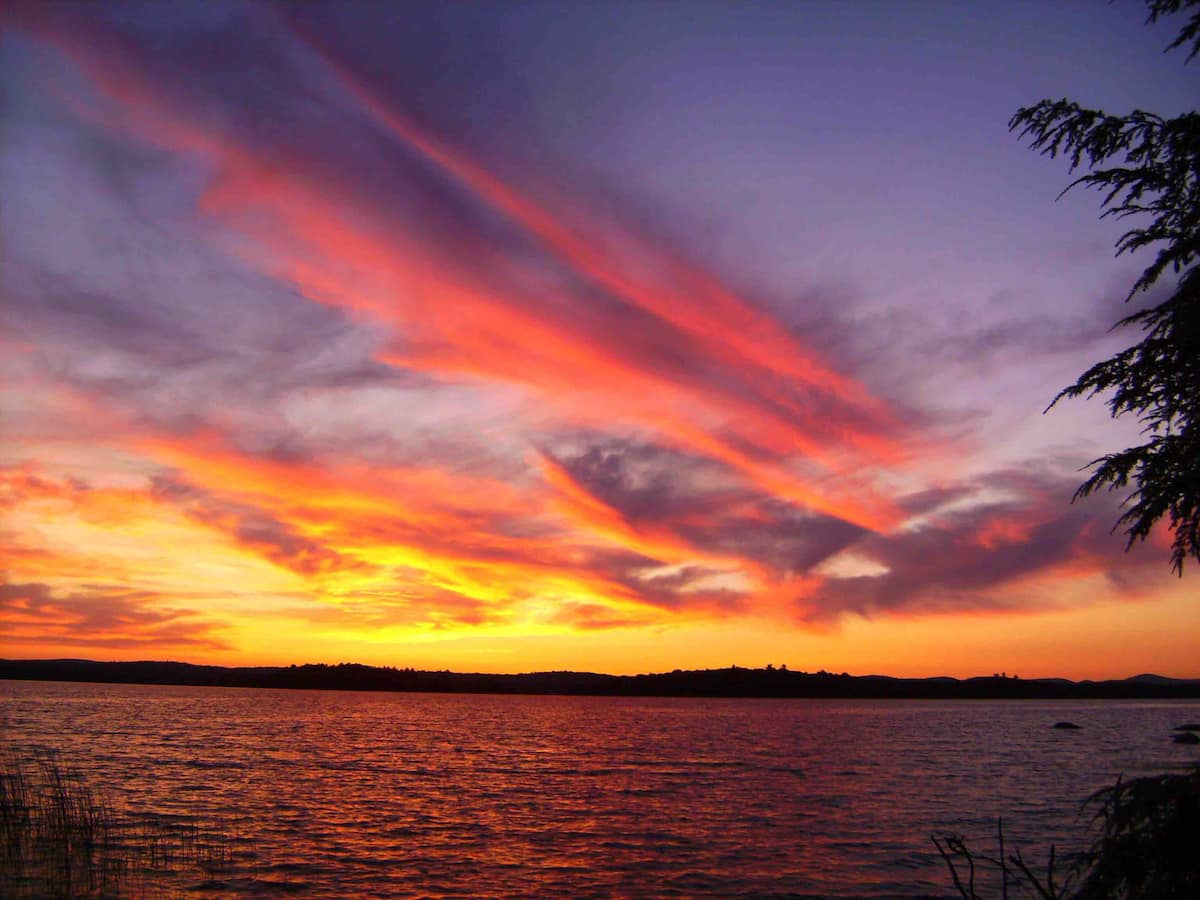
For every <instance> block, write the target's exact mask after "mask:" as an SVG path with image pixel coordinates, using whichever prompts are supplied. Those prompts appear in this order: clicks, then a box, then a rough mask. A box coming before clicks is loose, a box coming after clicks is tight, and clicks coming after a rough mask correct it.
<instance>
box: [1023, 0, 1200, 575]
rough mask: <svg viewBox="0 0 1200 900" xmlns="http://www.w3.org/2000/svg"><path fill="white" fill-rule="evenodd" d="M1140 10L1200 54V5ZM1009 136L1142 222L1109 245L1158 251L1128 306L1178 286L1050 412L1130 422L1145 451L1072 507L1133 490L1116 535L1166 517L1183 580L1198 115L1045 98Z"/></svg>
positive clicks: (1109, 460) (1197, 387)
mask: <svg viewBox="0 0 1200 900" xmlns="http://www.w3.org/2000/svg"><path fill="white" fill-rule="evenodd" d="M1147 7H1148V9H1149V12H1150V15H1149V18H1148V20H1147V21H1148V23H1154V22H1157V21H1158V20H1159V19H1160V18H1163V17H1165V16H1169V15H1174V14H1177V13H1184V14H1185V15H1187V16H1188V17H1189V18H1188V21H1187V23H1186V24H1185V25H1184V26H1183V28H1182V29H1181V31H1180V33H1179V35H1178V36H1177V37H1176V38H1175V40H1174V41H1173V42H1172V43H1171V44H1170V45H1169V46H1168V47H1167V48H1166V49H1167V50H1174V49H1176V48H1183V49H1184V50H1186V51H1187V57H1186V59H1185V64H1186V63H1188V62H1191V60H1192V59H1193V58H1194V57H1196V56H1197V54H1198V53H1200V0H1148V2H1147ZM1009 130H1010V131H1017V132H1018V133H1019V137H1021V138H1028V139H1029V142H1030V146H1031V149H1033V150H1037V151H1040V152H1041V153H1042V154H1044V155H1046V156H1050V157H1057V156H1060V155H1061V156H1063V157H1065V158H1066V159H1067V160H1068V161H1069V163H1070V171H1072V172H1074V171H1076V170H1086V174H1084V175H1081V176H1080V177H1078V178H1076V179H1075V180H1074V181H1072V182H1071V183H1070V184H1069V185H1067V187H1066V189H1064V191H1063V193H1064V194H1065V193H1066V192H1067V191H1069V190H1071V189H1072V188H1074V187H1080V186H1081V187H1084V188H1095V189H1097V190H1099V191H1101V192H1103V193H1104V198H1103V203H1102V206H1103V208H1104V212H1103V214H1102V218H1103V217H1112V218H1116V219H1125V218H1129V217H1134V221H1136V222H1137V223H1138V224H1139V225H1143V227H1136V228H1130V229H1129V230H1128V231H1126V232H1125V233H1124V234H1123V235H1121V237H1120V239H1119V240H1118V241H1117V244H1116V249H1117V255H1118V256H1119V255H1121V254H1123V253H1129V252H1132V251H1135V250H1140V249H1142V248H1147V249H1149V250H1152V251H1153V252H1154V257H1153V259H1152V261H1151V263H1150V265H1149V266H1147V267H1146V269H1145V270H1144V271H1143V272H1142V274H1141V276H1140V277H1139V278H1138V279H1137V280H1136V281H1135V282H1134V284H1133V287H1132V288H1131V289H1130V291H1129V294H1128V296H1127V297H1126V301H1127V302H1128V301H1129V300H1131V299H1132V298H1133V297H1134V296H1135V295H1137V294H1139V293H1142V292H1145V291H1147V290H1149V289H1150V288H1151V287H1152V286H1154V285H1155V284H1157V283H1158V282H1159V281H1160V279H1163V278H1164V276H1166V281H1168V282H1170V281H1174V289H1173V291H1172V293H1171V294H1170V296H1169V297H1168V298H1167V299H1166V300H1163V301H1162V302H1161V303H1158V304H1157V305H1155V306H1152V307H1150V308H1147V309H1143V310H1141V311H1139V312H1136V313H1133V314H1132V315H1129V316H1126V317H1125V318H1123V319H1121V320H1120V321H1119V322H1117V323H1116V325H1114V326H1113V328H1114V329H1117V328H1131V327H1136V328H1138V329H1140V330H1141V331H1142V332H1143V336H1142V339H1141V340H1140V341H1139V342H1138V343H1136V344H1134V345H1133V346H1132V347H1129V348H1127V349H1125V350H1122V351H1121V352H1120V353H1118V354H1116V355H1115V356H1113V357H1111V358H1110V359H1106V360H1104V361H1103V362H1100V363H1097V364H1096V365H1094V366H1092V367H1091V368H1090V369H1088V370H1087V371H1086V372H1084V373H1083V374H1082V375H1080V376H1079V379H1078V380H1077V381H1076V382H1075V383H1074V384H1072V385H1071V386H1069V387H1067V388H1064V389H1063V390H1062V391H1060V392H1059V394H1058V395H1057V396H1056V397H1055V398H1054V400H1053V401H1052V402H1051V403H1050V407H1047V410H1049V409H1050V408H1051V407H1053V406H1054V405H1055V404H1057V403H1058V402H1059V401H1060V400H1062V399H1063V398H1071V397H1079V396H1086V397H1091V396H1094V395H1095V394H1100V393H1105V394H1108V399H1107V404H1108V407H1109V410H1110V412H1111V413H1112V415H1113V417H1114V418H1115V417H1119V416H1124V415H1133V416H1135V417H1136V418H1137V420H1138V421H1139V423H1140V424H1141V425H1142V435H1143V436H1144V438H1145V443H1142V444H1139V445H1138V446H1135V447H1129V448H1128V449H1125V450H1121V451H1118V452H1115V453H1109V454H1107V455H1105V456H1102V457H1100V458H1099V459H1096V460H1094V461H1093V462H1092V463H1091V464H1090V466H1089V468H1090V469H1091V470H1092V472H1091V476H1090V477H1089V478H1088V479H1087V480H1086V481H1085V482H1084V483H1083V484H1082V485H1080V487H1079V489H1078V490H1077V491H1076V492H1075V499H1076V500H1078V499H1080V498H1082V497H1086V496H1087V495H1089V494H1091V493H1093V492H1095V491H1099V490H1101V489H1107V490H1123V489H1125V488H1127V487H1130V486H1132V491H1131V492H1130V493H1129V495H1128V497H1127V498H1126V500H1125V510H1124V512H1123V513H1122V515H1121V516H1120V518H1118V519H1117V522H1116V524H1115V525H1114V526H1113V530H1114V531H1115V530H1117V529H1118V528H1123V529H1124V532H1125V534H1126V536H1127V537H1128V542H1127V543H1126V549H1129V548H1130V547H1132V546H1133V545H1134V543H1135V542H1137V541H1139V540H1145V538H1146V537H1147V536H1148V535H1149V534H1150V532H1151V530H1152V529H1153V528H1154V526H1155V524H1156V523H1157V522H1159V520H1160V519H1162V518H1163V517H1164V516H1165V517H1167V520H1168V521H1169V522H1170V529H1171V532H1172V544H1171V568H1172V569H1173V570H1174V571H1175V572H1176V574H1178V575H1180V576H1182V575H1183V563H1184V560H1185V559H1187V557H1189V556H1191V557H1193V558H1194V559H1196V560H1197V561H1200V265H1197V258H1198V257H1200V113H1198V112H1196V111H1192V112H1189V113H1184V114H1183V115H1180V116H1176V117H1175V118H1170V119H1167V118H1163V117H1162V116H1158V115H1155V114H1154V113H1149V112H1144V111H1142V110H1134V111H1133V112H1131V113H1129V114H1128V115H1124V116H1114V115H1108V114H1106V113H1104V112H1102V111H1100V110H1096V109H1086V108H1084V107H1081V106H1080V105H1079V104H1077V103H1074V102H1072V101H1070V100H1065V99H1064V100H1043V101H1041V102H1040V103H1038V104H1036V105H1034V106H1028V107H1023V108H1021V109H1019V110H1017V112H1016V114H1015V115H1014V116H1013V117H1012V119H1011V120H1010V121H1009ZM1060 196H1061V194H1060ZM1147 220H1148V221H1147ZM1110 392H1111V393H1110Z"/></svg>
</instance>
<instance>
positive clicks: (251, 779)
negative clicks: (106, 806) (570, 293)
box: [0, 681, 1200, 898]
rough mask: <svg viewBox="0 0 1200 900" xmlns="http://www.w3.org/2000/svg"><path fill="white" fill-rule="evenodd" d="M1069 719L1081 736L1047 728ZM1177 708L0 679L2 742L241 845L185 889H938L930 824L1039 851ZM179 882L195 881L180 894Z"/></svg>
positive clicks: (138, 808) (945, 891)
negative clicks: (221, 871)
mask: <svg viewBox="0 0 1200 900" xmlns="http://www.w3.org/2000/svg"><path fill="white" fill-rule="evenodd" d="M1064 719H1067V720H1070V721H1073V722H1076V723H1078V724H1079V725H1081V726H1082V728H1081V729H1080V730H1078V731H1058V730H1054V729H1052V728H1051V726H1052V725H1053V724H1054V723H1055V722H1056V721H1059V720H1064ZM1197 719H1200V703H1197V702H1147V701H1141V702H1117V701H1094V702H1075V701H1054V702H1041V701H1037V702H1035V701H1000V702H990V701H989V702H984V701H980V702H973V701H844V700H839V701H826V700H724V699H722V700H706V699H690V698H689V699H629V698H608V697H527V696H520V697H518V696H490V695H489V696H477V695H461V694H458V695H448V694H374V693H339V692H325V691H273V690H237V689H220V688H190V687H148V686H127V685H89V684H63V683H46V682H12V681H9V682H4V681H0V730H2V732H3V738H2V740H3V743H4V744H6V745H8V746H12V747H16V748H19V749H20V750H21V751H23V752H33V751H44V750H53V751H55V752H57V753H58V755H59V758H60V760H61V761H62V762H63V763H65V764H67V765H70V766H72V767H73V768H75V769H77V770H80V771H82V772H83V773H84V774H85V775H86V776H87V778H88V780H89V783H90V784H91V785H92V786H94V787H96V788H99V789H101V790H103V791H104V792H105V793H106V794H108V795H109V797H110V798H112V799H113V800H114V801H115V803H116V805H117V806H118V807H121V808H124V809H127V810H130V811H132V812H153V813H155V814H157V815H161V816H165V817H168V818H169V819H171V820H173V821H182V822H198V823H201V824H202V825H205V826H209V825H216V826H218V827H220V828H227V829H235V828H236V829H237V830H238V831H239V832H240V833H243V834H249V835H251V836H252V837H253V854H252V857H253V858H252V859H250V860H247V861H246V862H245V863H244V865H243V869H244V871H238V872H234V873H229V877H227V878H225V880H224V881H220V882H216V883H213V882H209V883H208V884H207V885H204V886H203V888H202V890H199V891H197V892H194V893H193V894H192V896H197V895H200V896H203V895H204V894H205V893H208V894H214V895H221V896H226V895H237V894H239V893H240V894H245V895H255V896H262V895H273V894H276V893H283V892H285V891H286V892H288V893H289V894H294V895H297V896H304V897H331V898H332V897H347V896H378V897H383V896H387V897H392V896H394V897H439V898H440V897H480V896H488V897H490V896H495V897H609V896H633V897H656V896H680V897H691V896H747V897H762V896H769V897H797V896H822V897H824V896H830V897H833V896H854V897H871V896H874V897H899V896H907V897H915V896H944V897H948V896H953V895H954V894H953V891H952V890H951V889H950V883H949V881H948V878H947V876H946V874H945V870H944V867H943V864H942V862H941V860H940V858H939V857H938V855H937V851H936V849H935V848H934V846H933V844H932V843H931V841H930V839H929V835H930V833H931V832H935V831H938V830H942V829H949V830H956V831H960V832H963V833H965V834H966V835H968V836H970V837H973V838H974V839H975V840H976V841H977V844H978V846H979V847H980V849H984V850H986V851H988V852H993V851H994V845H993V843H992V839H993V836H994V834H995V828H996V818H997V817H998V816H1002V817H1003V819H1004V829H1005V836H1006V840H1007V841H1008V842H1009V844H1010V846H1011V845H1012V844H1020V845H1021V846H1022V847H1023V848H1024V850H1025V852H1026V855H1027V856H1033V857H1036V858H1037V859H1044V854H1045V852H1046V849H1047V847H1048V845H1049V844H1050V843H1051V842H1055V843H1057V844H1058V845H1059V847H1060V848H1062V847H1064V846H1077V845H1078V844H1079V842H1080V840H1081V839H1082V837H1083V836H1084V835H1085V832H1086V820H1085V819H1080V818H1079V817H1078V812H1079V804H1080V801H1081V800H1082V799H1083V797H1084V796H1085V795H1087V794H1088V793H1090V792H1091V791H1093V790H1096V789H1099V788H1102V787H1105V786H1108V785H1110V784H1112V783H1113V782H1114V781H1115V780H1116V778H1117V776H1119V775H1125V776H1126V777H1132V776H1135V775H1141V774H1152V773H1158V772H1163V771H1169V770H1178V769H1181V768H1183V767H1186V766H1187V765H1189V764H1191V763H1194V762H1195V761H1197V757H1198V754H1197V751H1196V749H1195V748H1193V747H1184V746H1180V745H1175V744H1173V743H1171V740H1170V731H1171V729H1172V728H1173V727H1174V726H1176V725H1179V724H1181V723H1183V722H1185V721H1196V720H1197ZM193 887H194V886H193Z"/></svg>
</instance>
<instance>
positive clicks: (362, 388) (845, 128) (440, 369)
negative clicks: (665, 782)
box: [0, 0, 1200, 678]
mask: <svg viewBox="0 0 1200 900" xmlns="http://www.w3.org/2000/svg"><path fill="white" fill-rule="evenodd" d="M0 16H3V17H4V19H3V24H2V31H0V115H2V117H3V124H2V131H0V238H2V242H3V243H2V254H3V256H2V266H3V268H2V269H0V279H2V280H0V289H2V291H3V295H2V298H0V299H2V307H0V317H2V318H0V367H2V369H3V387H2V391H0V548H2V549H0V553H2V554H3V560H4V563H3V568H4V584H3V586H0V655H3V656H7V657H12V658H32V657H38V658H44V657H85V658H92V659H182V660H188V661H192V662H214V663H220V664H227V665H247V664H280V663H293V662H295V663H301V662H340V661H355V662H364V663H371V664H386V665H397V666H414V667H418V668H436V669H442V668H449V669H454V670H459V671H466V670H469V671H507V672H516V671H530V670H543V669H576V670H591V671H604V672H614V673H629V672H639V671H657V670H663V669H671V668H676V667H680V668H700V667H716V666H727V665H730V664H738V665H745V666H761V665H764V664H766V663H774V664H776V665H778V664H779V663H786V664H787V665H788V666H789V667H791V668H795V669H805V670H816V669H820V668H825V669H830V670H833V671H839V672H840V671H843V670H845V671H849V672H852V673H856V674H866V673H868V672H882V673H888V674H896V675H936V674H949V675H960V676H961V675H974V674H991V673H992V672H994V671H1002V670H1003V671H1007V672H1009V673H1010V674H1011V673H1014V672H1015V673H1019V674H1021V675H1022V676H1038V675H1063V676H1068V677H1075V678H1080V677H1123V676H1127V675H1132V674H1135V673H1138V672H1144V671H1154V672H1159V673H1161V674H1164V675H1175V676H1190V677H1196V676H1200V669H1197V660H1200V602H1197V595H1198V594H1200V581H1197V580H1196V579H1197V575H1196V573H1195V572H1194V571H1193V570H1192V569H1191V568H1185V572H1184V577H1183V578H1182V579H1179V578H1176V577H1175V576H1174V575H1173V574H1172V573H1171V572H1170V570H1169V567H1168V561H1167V544H1168V535H1167V534H1166V533H1165V532H1160V533H1158V534H1156V535H1155V536H1154V537H1153V538H1152V540H1151V541H1150V542H1148V543H1147V544H1146V545H1144V546H1140V547H1138V548H1135V550H1134V551H1133V552H1130V553H1128V554H1125V553H1123V552H1122V549H1123V545H1124V541H1123V538H1122V537H1121V536H1120V535H1113V534H1110V526H1111V524H1112V522H1113V520H1114V519H1115V516H1116V515H1117V509H1118V506H1117V504H1118V502H1119V498H1118V497H1115V496H1114V497H1099V498H1094V499H1091V500H1088V501H1085V502H1081V503H1077V504H1075V505H1072V504H1071V503H1070V499H1071V494H1072V492H1073V490H1074V488H1075V487H1076V486H1077V484H1078V483H1079V481H1080V480H1081V477H1082V476H1081V474H1080V472H1079V469H1080V467H1081V466H1083V465H1085V464H1086V463H1087V462H1088V461H1089V460H1091V459H1093V458H1095V457H1096V456H1098V455H1099V454H1101V453H1103V452H1105V451H1107V450H1112V449H1115V448H1117V447H1118V446H1126V445H1127V444H1128V443H1131V442H1132V441H1133V440H1135V439H1136V437H1137V430H1136V423H1125V422H1117V423H1114V422H1112V421H1110V420H1109V419H1108V417H1107V411H1106V409H1105V407H1104V406H1103V403H1102V402H1101V401H1100V400H1093V401H1091V402H1084V401H1073V402H1070V403H1068V404H1065V405H1062V406H1060V407H1056V408H1055V409H1054V410H1052V411H1051V412H1049V413H1048V414H1045V415H1043V409H1044V408H1045V407H1046V405H1047V404H1048V403H1049V401H1050V400H1051V399H1052V398H1053V397H1054V395H1055V393H1056V392H1057V390H1058V389H1059V388H1061V387H1063V386H1065V385H1066V384H1068V383H1070V382H1071V381H1072V380H1073V379H1074V377H1075V376H1076V375H1077V374H1078V373H1079V372H1080V371H1082V369H1084V368H1085V367H1086V366H1087V365H1089V364H1090V363H1091V362H1094V361H1096V360H1098V359H1100V358H1102V357H1103V356H1106V355H1108V354H1109V353H1111V352H1113V351H1114V350H1115V349H1117V348H1118V347H1120V346H1123V345H1125V344H1127V343H1129V342H1130V336H1129V335H1125V334H1117V335H1112V334H1108V333H1107V330H1108V327H1109V326H1110V325H1111V324H1112V323H1113V322H1114V321H1115V320H1116V319H1117V318H1119V317H1120V316H1121V315H1122V314H1123V312H1124V311H1125V308H1124V307H1123V305H1122V302H1123V300H1124V297H1125V293H1126V291H1127V290H1128V287H1129V285H1130V284H1131V283H1132V281H1133V279H1134V278H1135V277H1136V275H1137V273H1138V272H1139V271H1140V270H1141V268H1142V266H1143V265H1144V264H1145V262H1144V260H1142V259H1139V258H1137V257H1132V258H1131V257H1121V258H1119V259H1117V258H1114V257H1113V251H1112V245H1113V243H1114V241H1115V239H1116V238H1117V236H1118V235H1119V234H1120V233H1121V231H1122V230H1123V227H1122V224H1121V223H1117V222H1112V221H1105V222H1100V221H1098V220H1097V214H1098V212H1099V199H1100V198H1099V197H1098V196H1096V195H1089V194H1085V193H1074V194H1070V195H1068V196H1066V197H1064V198H1063V199H1062V200H1060V201H1059V202H1057V203H1055V202H1054V198H1055V196H1056V195H1057V194H1058V192H1059V191H1060V190H1061V189H1062V188H1063V186H1064V185H1065V184H1066V183H1067V181H1068V173H1067V171H1066V166H1065V164H1064V163H1063V161H1061V160H1049V159H1046V158H1043V157H1039V156H1038V155H1036V154H1035V153H1033V152H1031V151H1030V150H1029V149H1028V147H1027V146H1025V145H1023V144H1022V143H1021V142H1020V141H1019V140H1018V139H1017V137H1016V136H1015V135H1012V134H1009V133H1008V131H1007V122H1008V119H1009V117H1010V116H1011V115H1012V113H1013V112H1015V110H1016V109H1017V108H1018V107H1019V106H1022V105H1028V104H1032V103H1034V102H1036V101H1037V100H1040V99H1042V98H1043V97H1055V98H1057V97H1062V96H1068V97H1071V98H1072V99H1075V100H1078V101H1080V102H1081V103H1084V104H1086V105H1090V106H1098V107H1102V108H1104V109H1106V110H1109V111H1112V112H1127V111H1129V110H1131V109H1133V108H1137V107H1140V108H1144V109H1150V110H1154V111H1156V112H1160V113H1164V114H1176V113H1179V112H1182V111H1185V110H1188V109H1190V108H1192V107H1194V105H1195V98H1196V85H1197V81H1196V79H1197V74H1198V73H1200V68H1197V66H1198V65H1200V63H1193V65H1192V66H1190V67H1189V66H1186V65H1185V64H1184V54H1183V53H1181V52H1174V53H1171V54H1167V55H1163V53H1162V49H1163V48H1164V47H1165V46H1166V45H1167V43H1169V41H1170V40H1171V38H1172V37H1173V36H1174V34H1175V31H1176V30H1177V25H1173V24H1172V23H1170V22H1167V23H1166V24H1160V25H1158V26H1155V27H1146V26H1144V25H1143V21H1144V18H1145V9H1144V5H1143V4H1141V3H1139V2H1134V0H1117V2H1114V3H1111V4H1110V3H1106V2H1103V0H1089V2H1056V3H1045V2H1031V3H1013V2H1003V3H994V4H983V3H959V2H946V3H936V2H922V3H899V2H887V3H871V2H861V3H845V4H833V3H822V2H805V3H749V4H734V3H720V4H709V3H699V2H695V3H685V2H664V3H644V2H637V3H617V2H604V3H591V4H589V3H511V2H506V3H499V4H452V3H447V4H443V3H435V4H428V5H421V4H413V3H362V4H352V3H326V4H322V3H310V4H288V5H280V6H275V5H268V4H254V3H223V2H196V3H138V4H124V3H105V4H99V3H88V4H80V5H78V6H70V5H65V4H29V5H22V4H15V5H9V6H8V11H7V12H6V13H0ZM1150 299H1153V298H1150ZM1141 302H1145V300H1144V299H1143V300H1142V301H1141Z"/></svg>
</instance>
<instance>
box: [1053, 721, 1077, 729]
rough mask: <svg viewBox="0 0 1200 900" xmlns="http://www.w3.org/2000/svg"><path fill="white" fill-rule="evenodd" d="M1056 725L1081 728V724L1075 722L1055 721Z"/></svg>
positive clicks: (1066, 727)
mask: <svg viewBox="0 0 1200 900" xmlns="http://www.w3.org/2000/svg"><path fill="white" fill-rule="evenodd" d="M1054 727H1055V728H1062V729H1066V730H1074V729H1076V728H1080V727H1081V726H1079V725H1076V724H1075V723H1074V722H1055V723H1054Z"/></svg>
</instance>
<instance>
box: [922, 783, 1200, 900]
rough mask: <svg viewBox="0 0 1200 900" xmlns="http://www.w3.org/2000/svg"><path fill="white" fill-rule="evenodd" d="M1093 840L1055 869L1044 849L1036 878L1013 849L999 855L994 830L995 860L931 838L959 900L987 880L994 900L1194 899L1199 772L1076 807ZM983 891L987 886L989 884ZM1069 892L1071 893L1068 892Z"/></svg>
mask: <svg viewBox="0 0 1200 900" xmlns="http://www.w3.org/2000/svg"><path fill="white" fill-rule="evenodd" d="M1083 810H1084V811H1088V810H1090V811H1091V813H1092V816H1091V821H1092V824H1093V827H1094V828H1095V829H1096V831H1097V833H1096V835H1095V837H1094V838H1093V840H1092V843H1091V846H1090V847H1089V848H1088V850H1087V851H1085V852H1084V853H1081V854H1076V855H1074V856H1073V857H1071V858H1070V861H1069V863H1068V864H1067V866H1066V867H1065V869H1063V870H1062V871H1061V872H1060V871H1059V865H1060V863H1061V862H1062V860H1061V859H1060V858H1056V856H1055V848H1054V846H1053V845H1052V846H1051V847H1050V852H1049V856H1048V859H1047V862H1046V866H1045V871H1044V874H1043V873H1042V871H1041V867H1040V866H1036V867H1035V865H1034V864H1032V863H1030V862H1028V861H1027V860H1026V859H1025V858H1024V856H1023V855H1022V853H1021V851H1020V849H1019V848H1017V849H1014V850H1012V851H1011V852H1006V850H1005V845H1004V826H1003V823H1002V822H1001V821H1000V820H997V823H996V838H997V845H998V853H997V854H996V855H995V856H990V855H987V854H984V853H980V852H977V851H975V850H974V849H972V848H971V847H970V846H969V845H968V843H967V841H966V840H965V839H964V838H963V837H962V836H961V835H959V834H954V833H942V834H936V835H933V836H932V840H933V843H934V846H936V847H937V849H938V852H939V853H940V854H941V856H942V859H943V860H944V861H945V863H946V867H947V870H948V872H949V875H950V878H951V881H952V882H953V884H954V887H955V889H956V890H957V891H958V892H959V894H960V895H961V896H962V897H964V898H966V900H980V898H982V897H984V896H994V895H993V894H980V893H979V892H978V890H979V889H978V887H977V884H978V883H979V882H978V881H977V876H985V875H986V876H987V877H988V878H989V879H990V880H995V879H996V878H997V876H998V880H999V884H1000V896H1001V897H1002V898H1005V900H1007V898H1008V897H1009V896H1010V894H1009V888H1010V887H1011V888H1012V889H1013V894H1012V896H1027V897H1028V896H1032V897H1037V898H1040V900H1065V898H1072V900H1107V898H1113V897H1121V898H1126V900H1194V898H1196V897H1200V853H1198V852H1197V836H1200V768H1197V769H1195V770H1193V771H1192V772H1188V773H1185V774H1170V775H1155V776H1150V777H1147V778H1137V779H1134V780H1133V781H1124V780H1121V779H1118V780H1117V783H1116V784H1115V785H1113V786H1112V787H1109V788H1104V789H1103V790H1100V791H1097V792H1096V793H1094V794H1092V795H1091V796H1090V797H1088V798H1087V800H1085V801H1084V803H1083ZM989 883H990V882H989ZM1073 885H1077V887H1075V890H1074V891H1072V886H1073Z"/></svg>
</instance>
